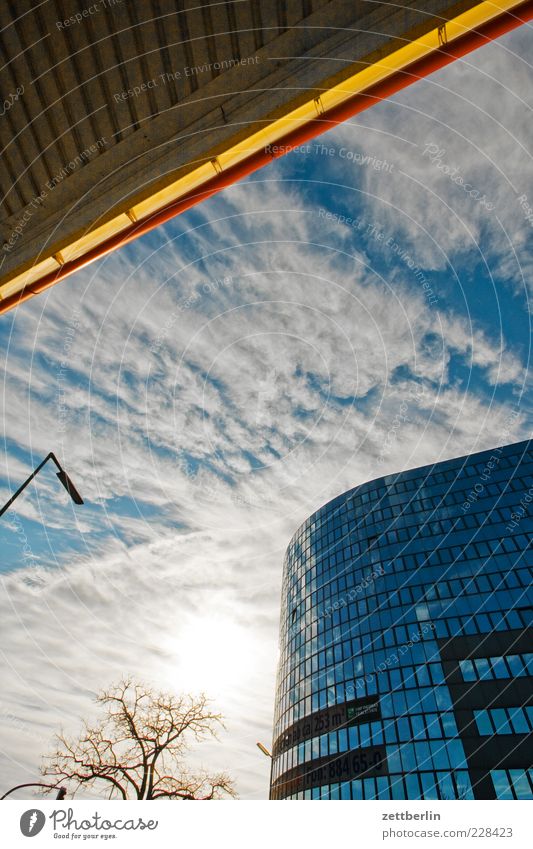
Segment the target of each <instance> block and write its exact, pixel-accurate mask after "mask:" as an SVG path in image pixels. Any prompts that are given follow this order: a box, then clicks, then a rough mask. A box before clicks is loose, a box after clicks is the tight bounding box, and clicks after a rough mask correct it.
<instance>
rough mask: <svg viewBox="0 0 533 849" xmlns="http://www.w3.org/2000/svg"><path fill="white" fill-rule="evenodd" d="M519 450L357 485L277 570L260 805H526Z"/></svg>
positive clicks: (525, 475) (527, 666) (526, 500)
mask: <svg viewBox="0 0 533 849" xmlns="http://www.w3.org/2000/svg"><path fill="white" fill-rule="evenodd" d="M532 516H533V441H528V442H521V443H518V444H515V445H507V446H504V447H500V448H495V449H493V450H491V451H484V452H482V453H479V454H473V455H469V456H467V457H461V458H459V459H455V460H448V461H446V462H442V463H438V464H436V465H433V466H425V467H423V468H420V469H414V470H412V471H408V472H402V473H400V474H395V475H387V476H386V477H383V478H380V479H378V480H375V481H372V482H370V483H365V484H363V485H362V486H358V487H356V488H355V489H352V490H350V491H349V492H346V493H344V494H343V495H340V496H339V497H337V498H335V499H334V500H333V501H330V502H329V504H326V505H325V506H324V507H322V508H321V509H320V510H318V511H317V512H316V513H314V514H313V515H312V516H310V518H309V519H307V521H306V522H304V524H303V525H302V526H301V527H300V528H299V530H298V531H297V532H296V534H295V535H294V537H293V539H292V540H291V542H290V545H289V547H288V549H287V553H286V557H285V567H284V578H283V590H282V611H281V627H280V649H281V654H280V662H279V669H278V681H277V692H276V711H275V727H274V742H273V762H272V780H271V798H273V799H286V798H289V799H460V798H464V799H493V798H498V799H533V769H531V767H532V765H533V677H532V676H533V639H532V638H533V622H532V603H533V602H532V599H533V592H532V587H531V572H532V569H531V567H532V565H533V564H532V554H531V538H532V534H531V531H532V526H533V521H532Z"/></svg>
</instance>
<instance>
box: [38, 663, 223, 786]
mask: <svg viewBox="0 0 533 849" xmlns="http://www.w3.org/2000/svg"><path fill="white" fill-rule="evenodd" d="M96 702H97V703H98V704H99V705H101V706H102V708H103V713H104V715H103V717H102V719H100V721H99V722H97V723H96V724H89V723H85V724H84V729H83V732H82V734H81V735H80V737H79V738H78V739H75V740H71V739H68V738H67V737H66V736H65V735H64V734H58V735H57V738H56V739H57V748H56V750H55V752H53V753H52V754H50V755H47V756H46V757H45V759H44V765H43V768H42V770H41V772H42V774H43V775H46V776H48V777H53V778H54V779H55V784H54V787H55V786H59V785H60V784H62V783H65V782H68V785H69V792H70V794H71V795H72V796H74V795H75V793H76V792H77V791H78V790H79V789H80V787H88V788H89V787H93V786H95V785H99V786H101V787H102V786H103V785H102V782H105V783H106V785H107V796H108V798H110V799H113V798H118V799H145V800H146V799H219V798H222V797H223V796H235V790H234V786H233V782H232V780H231V779H230V777H229V776H228V775H227V774H226V773H217V774H213V775H211V774H208V773H207V772H192V771H190V770H189V769H188V768H187V767H186V765H185V764H184V755H185V753H186V752H187V750H188V748H189V745H190V742H191V740H194V741H196V742H200V741H202V740H205V739H207V738H209V737H215V738H216V736H217V734H216V732H217V729H218V728H219V727H221V726H222V727H223V722H222V716H221V715H220V714H218V713H212V712H211V710H210V707H209V704H210V703H209V700H208V699H207V698H206V696H205V695H203V694H202V695H200V696H199V697H198V698H193V697H192V696H190V695H186V696H184V695H180V696H176V695H173V694H171V693H164V692H156V691H154V690H153V689H151V688H149V687H145V686H143V685H142V684H140V683H137V682H135V681H133V680H132V679H131V678H127V679H125V680H123V681H121V682H120V683H119V684H117V685H115V686H113V687H111V688H110V689H109V690H106V691H104V692H102V693H100V694H99V695H98V696H97V698H96ZM70 788H72V789H70Z"/></svg>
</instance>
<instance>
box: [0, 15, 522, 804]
mask: <svg viewBox="0 0 533 849" xmlns="http://www.w3.org/2000/svg"><path fill="white" fill-rule="evenodd" d="M531 44H532V36H531V29H530V27H525V26H524V27H522V28H521V29H520V30H518V31H516V32H514V33H512V34H510V35H508V36H505V37H504V38H503V39H501V40H500V41H499V42H498V43H495V44H492V45H490V46H487V47H484V48H483V49H482V50H478V51H477V52H476V53H474V54H471V55H470V56H468V57H466V59H464V60H462V61H460V62H456V63H455V64H453V65H452V66H450V67H448V68H446V69H443V70H441V71H439V72H437V73H436V74H434V75H433V76H432V77H430V78H428V79H426V80H423V81H420V82H418V83H416V84H415V85H413V86H411V87H410V88H408V89H407V90H405V91H404V92H402V93H401V94H400V95H397V96H396V97H394V98H393V99H391V100H389V101H386V102H384V103H381V104H379V105H377V106H375V107H373V108H372V109H370V110H369V111H366V112H363V113H362V114H361V115H359V116H358V117H357V118H356V119H353V120H351V121H349V122H347V123H345V124H343V125H342V126H339V127H337V128H335V129H334V130H331V131H329V132H328V133H326V134H324V135H323V136H322V137H321V138H320V139H318V140H316V141H315V142H310V143H309V144H308V145H306V146H304V147H303V148H301V149H297V150H295V151H293V152H292V153H291V154H289V155H288V156H286V157H284V158H282V159H280V160H277V161H275V162H273V164H272V165H270V166H268V167H267V168H265V169H263V170H261V171H259V172H257V173H256V174H255V175H253V176H252V177H250V178H249V179H247V180H246V181H244V182H243V183H240V184H238V185H235V186H232V187H230V188H228V189H226V190H224V192H222V193H220V194H219V195H217V196H215V197H213V198H211V199H210V200H209V201H206V202H205V203H203V204H202V205H200V206H198V207H197V208H195V209H192V210H190V211H189V212H187V213H186V214H183V215H181V216H180V217H178V218H176V219H174V220H173V221H171V222H170V223H168V224H166V225H165V226H164V227H161V228H159V229H158V230H156V231H154V232H152V233H151V234H149V235H147V236H145V237H143V238H142V239H140V240H138V241H136V242H135V243H133V244H131V245H129V246H128V247H126V248H125V249H123V250H121V251H118V252H115V253H113V254H111V255H110V256H109V257H107V258H105V259H102V260H100V261H98V262H97V263H94V264H92V265H91V266H89V267H88V268H86V269H85V270H83V271H81V272H79V273H78V274H76V275H75V276H73V277H70V278H69V279H68V280H67V281H65V282H63V283H61V284H59V285H57V286H56V287H54V288H53V289H51V290H49V291H48V292H46V293H45V294H43V295H40V296H38V297H37V298H34V299H33V300H31V301H30V302H28V303H26V304H24V305H23V306H21V307H20V308H19V309H18V310H17V311H16V312H14V313H9V314H7V315H6V316H3V317H2V319H1V322H0V342H1V344H2V347H3V350H4V351H5V357H4V365H3V370H2V386H3V405H2V407H3V443H2V447H3V451H2V456H1V465H0V498H1V499H2V503H3V501H5V500H7V498H8V497H9V494H10V492H12V491H14V490H15V489H16V488H17V487H18V486H19V485H20V483H21V482H22V481H23V480H24V478H25V477H26V476H27V475H28V474H29V472H30V470H31V469H32V468H33V467H34V466H35V465H37V463H38V462H40V460H41V459H42V458H43V457H44V456H45V455H46V454H47V453H48V452H49V451H54V452H55V453H56V454H57V456H58V457H59V458H60V460H61V461H62V462H63V464H64V466H65V468H66V469H67V471H68V472H69V473H70V474H71V477H72V479H73V481H74V482H75V484H76V486H77V488H78V489H79V491H80V492H81V494H82V495H83V497H84V499H85V504H84V505H83V506H79V507H76V506H74V505H73V504H72V503H71V502H70V501H69V498H68V495H67V493H66V492H65V491H64V490H63V489H61V487H60V486H59V484H58V482H57V479H56V478H55V474H54V469H53V467H51V466H50V467H49V466H47V467H45V469H44V470H43V471H42V472H41V473H40V475H39V476H38V478H37V479H36V481H35V483H34V484H32V485H31V486H30V487H29V488H28V489H27V490H26V491H25V492H24V494H23V495H22V496H21V497H20V498H19V499H18V500H17V502H16V503H15V504H14V505H13V508H12V509H11V511H10V512H9V513H6V514H5V516H4V517H3V518H2V520H1V521H2V524H1V526H0V545H1V551H2V563H1V567H0V574H1V579H2V582H1V588H0V620H1V622H2V629H3V640H2V646H1V653H0V663H1V666H2V670H1V680H2V682H3V684H2V689H1V694H0V788H2V789H7V788H8V787H10V786H13V785H14V784H16V783H18V782H23V781H31V780H38V774H39V773H38V770H39V765H40V756H41V755H42V754H44V753H45V752H46V751H48V750H49V749H50V746H51V743H52V737H53V734H54V732H56V731H58V730H59V729H60V728H63V729H64V730H65V731H67V732H69V733H72V734H75V733H76V731H77V729H78V728H79V727H80V720H81V718H84V717H89V716H93V711H94V706H93V703H92V700H93V698H94V695H95V693H96V692H97V691H99V690H100V689H102V688H104V687H107V686H109V684H111V683H112V682H114V681H117V680H119V679H120V678H121V676H123V675H125V674H128V673H131V674H133V675H134V676H135V677H137V678H139V679H141V680H144V681H146V682H148V683H150V684H153V685H154V686H156V687H160V688H163V689H170V690H173V691H177V692H191V693H199V692H206V693H207V694H208V696H210V697H211V698H212V699H213V702H214V704H215V706H216V707H217V708H218V709H219V710H220V711H221V712H222V713H223V714H224V715H225V717H226V731H224V732H222V733H221V735H220V741H219V742H218V743H216V742H213V743H203V744H201V745H200V746H199V747H198V748H197V749H195V751H194V752H193V754H192V755H191V758H192V762H193V763H194V764H196V765H202V766H204V767H206V768H209V769H212V770H214V769H220V768H222V769H227V770H228V771H229V772H230V773H231V774H232V775H233V777H234V778H235V781H236V784H237V790H238V792H239V795H240V798H241V799H261V798H266V797H267V794H268V779H269V767H270V764H269V761H268V759H267V758H266V757H265V756H264V755H262V754H261V752H260V751H259V750H258V749H257V748H256V746H255V743H256V741H258V740H259V741H262V742H263V743H265V744H266V745H267V746H269V745H270V743H271V735H272V715H273V702H274V687H275V673H276V663H277V655H278V624H279V602H280V587H281V574H282V564H283V555H284V551H285V548H286V547H287V545H288V543H289V540H290V538H291V536H292V535H293V533H294V532H295V531H296V529H297V528H298V526H299V525H300V524H301V522H302V521H304V520H305V518H306V517H307V516H308V515H309V514H310V513H312V512H313V511H314V510H316V509H317V508H318V507H320V506H321V505H322V504H323V503H325V502H326V501H328V500H329V499H331V498H333V497H334V496H336V495H338V494H339V493H341V492H343V491H344V490H346V489H348V488H351V487H353V486H355V485H357V484H359V483H363V482H365V481H368V480H372V479H374V478H377V477H380V476H381V475H384V474H388V473H390V472H395V471H400V470H403V469H408V468H413V467H416V466H420V465H424V464H427V463H433V462H438V461H439V460H444V459H447V458H450V457H457V456H461V455H463V454H466V453H469V452H472V451H480V450H484V449H487V448H491V447H495V446H497V445H500V444H502V443H506V442H515V441H518V440H520V439H525V438H527V437H528V436H529V434H530V427H531V393H530V376H529V373H528V365H529V356H530V339H531V328H530V310H529V300H528V299H529V298H530V297H531V294H532V293H531V277H532V272H533V229H532V227H533V224H532V223H531V221H530V220H528V211H527V204H529V205H530V206H533V161H532V155H531V112H532V106H533V72H532V68H531V65H530V64H529V63H528V61H527V56H528V53H529V55H531ZM530 217H531V216H530ZM511 411H515V412H516V413H518V415H516V416H513V417H512V426H511V428H509V413H510V412H511ZM93 795H94V792H93Z"/></svg>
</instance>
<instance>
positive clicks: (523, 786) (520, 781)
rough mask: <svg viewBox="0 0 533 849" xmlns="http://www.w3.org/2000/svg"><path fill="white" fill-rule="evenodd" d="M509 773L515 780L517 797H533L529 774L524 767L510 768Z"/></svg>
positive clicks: (513, 780)
mask: <svg viewBox="0 0 533 849" xmlns="http://www.w3.org/2000/svg"><path fill="white" fill-rule="evenodd" d="M509 775H510V777H511V781H512V782H513V786H514V790H515V793H516V798H517V799H533V794H532V793H531V788H530V786H529V781H528V780H527V775H526V773H525V771H524V770H523V769H510V770H509Z"/></svg>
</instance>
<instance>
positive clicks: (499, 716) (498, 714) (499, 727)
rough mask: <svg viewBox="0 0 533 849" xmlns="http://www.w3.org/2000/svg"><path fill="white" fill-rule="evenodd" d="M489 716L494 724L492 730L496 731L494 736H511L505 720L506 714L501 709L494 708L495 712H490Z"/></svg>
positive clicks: (510, 730) (509, 727) (507, 722)
mask: <svg viewBox="0 0 533 849" xmlns="http://www.w3.org/2000/svg"><path fill="white" fill-rule="evenodd" d="M490 716H491V719H492V721H493V722H494V728H495V729H496V734H512V733H513V732H512V729H511V726H510V725H509V721H508V719H507V716H506V713H505V711H504V710H503V708H496V709H495V710H491V712H490Z"/></svg>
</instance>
